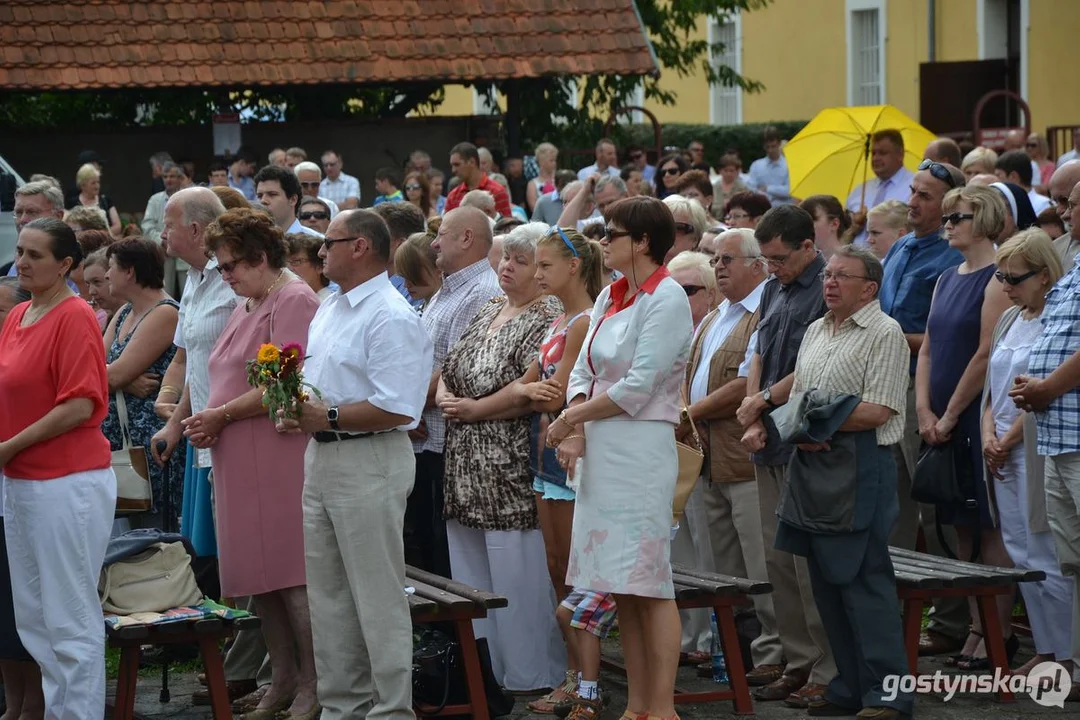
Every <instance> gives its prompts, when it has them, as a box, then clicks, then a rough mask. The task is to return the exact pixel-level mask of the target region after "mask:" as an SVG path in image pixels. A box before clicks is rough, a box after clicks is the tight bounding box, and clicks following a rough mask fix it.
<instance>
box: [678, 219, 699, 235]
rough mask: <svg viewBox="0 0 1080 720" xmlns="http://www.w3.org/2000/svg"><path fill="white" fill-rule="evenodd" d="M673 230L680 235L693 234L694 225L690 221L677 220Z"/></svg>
mask: <svg viewBox="0 0 1080 720" xmlns="http://www.w3.org/2000/svg"><path fill="white" fill-rule="evenodd" d="M675 232H677V233H680V234H682V235H693V234H694V226H693V225H691V224H690V223H684V222H677V223H675Z"/></svg>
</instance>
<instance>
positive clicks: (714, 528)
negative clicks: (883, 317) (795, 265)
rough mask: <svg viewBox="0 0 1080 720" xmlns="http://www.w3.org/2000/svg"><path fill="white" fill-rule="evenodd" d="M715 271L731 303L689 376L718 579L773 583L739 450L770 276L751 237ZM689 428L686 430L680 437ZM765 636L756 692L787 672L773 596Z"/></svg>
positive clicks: (740, 239) (742, 232)
mask: <svg viewBox="0 0 1080 720" xmlns="http://www.w3.org/2000/svg"><path fill="white" fill-rule="evenodd" d="M717 240H718V248H717V250H716V253H715V255H714V256H713V260H712V264H713V267H714V269H715V273H716V281H717V287H718V288H719V290H720V292H721V293H722V294H723V295H724V297H725V300H724V301H723V302H722V303H721V304H720V306H719V307H718V308H717V309H716V310H714V311H713V312H711V313H709V314H708V315H706V316H705V318H704V319H703V320H702V321H701V324H700V325H698V328H697V333H696V334H695V336H694V342H693V345H692V346H691V350H690V362H689V364H688V365H687V372H686V394H687V397H688V398H689V403H690V406H689V408H688V414H689V416H690V417H691V418H693V420H694V422H696V423H697V424H698V428H699V433H700V435H701V438H702V441H703V442H704V444H705V445H707V448H708V454H707V458H706V463H705V470H704V476H705V479H706V484H705V488H704V500H705V509H706V513H707V516H708V526H709V537H710V541H711V545H712V552H713V558H714V563H715V567H716V571H717V572H719V573H723V574H725V575H734V576H737V577H743V578H749V579H752V580H761V581H766V582H767V581H768V571H767V570H766V568H765V545H764V540H763V535H762V530H761V515H760V510H759V507H758V487H757V483H756V482H755V480H754V466H753V464H752V463H751V461H750V456H749V454H748V453H747V451H746V448H744V447H743V446H742V444H741V443H740V438H741V437H742V435H743V430H742V425H741V424H740V423H739V421H738V420H737V419H736V417H735V411H736V410H738V408H739V404H740V403H741V402H742V399H743V398H744V397H746V376H747V374H748V373H749V371H750V360H751V358H752V357H753V353H754V348H755V347H756V346H757V342H756V338H755V337H754V334H755V330H756V329H757V324H758V305H759V303H760V302H761V292H762V289H763V288H764V286H765V280H766V279H767V277H768V274H767V272H766V269H765V261H764V259H763V258H762V257H761V250H760V248H759V247H758V242H757V240H756V239H755V238H754V233H753V231H752V230H747V229H735V230H728V231H726V232H724V233H722V234H721V235H720V236H719V238H717ZM688 434H689V425H688V423H684V424H683V426H682V427H680V437H681V438H685V437H686V436H687V435H688ZM754 609H755V610H756V612H757V616H758V620H759V621H760V622H761V635H760V636H758V638H757V639H756V640H754V642H753V643H752V644H751V651H752V654H753V660H754V666H755V668H754V670H752V671H750V672H749V673H747V680H749V681H750V682H751V684H756V685H764V684H767V683H770V682H773V681H775V680H777V679H778V678H779V677H780V676H781V675H782V674H783V671H784V664H783V662H784V661H783V659H782V657H781V656H782V655H783V649H782V647H781V645H780V636H779V635H778V634H777V631H776V618H775V613H774V610H773V603H772V597H771V596H770V595H756V596H754Z"/></svg>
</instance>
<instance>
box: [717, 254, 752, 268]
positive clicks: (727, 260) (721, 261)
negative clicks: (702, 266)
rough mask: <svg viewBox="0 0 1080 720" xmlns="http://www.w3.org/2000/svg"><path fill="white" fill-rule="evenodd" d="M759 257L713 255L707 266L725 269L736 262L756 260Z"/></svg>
mask: <svg viewBox="0 0 1080 720" xmlns="http://www.w3.org/2000/svg"><path fill="white" fill-rule="evenodd" d="M760 257H761V256H760V255H713V256H712V257H711V258H710V259H709V264H710V265H712V266H713V267H716V266H717V265H723V266H724V267H727V266H728V265H730V264H731V263H733V262H735V261H736V260H757V259H759V258H760Z"/></svg>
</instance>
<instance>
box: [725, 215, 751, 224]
mask: <svg viewBox="0 0 1080 720" xmlns="http://www.w3.org/2000/svg"><path fill="white" fill-rule="evenodd" d="M749 219H750V216H749V215H748V214H747V213H728V214H727V215H725V216H724V222H726V223H728V224H729V225H730V224H731V223H733V222H735V221H737V220H749Z"/></svg>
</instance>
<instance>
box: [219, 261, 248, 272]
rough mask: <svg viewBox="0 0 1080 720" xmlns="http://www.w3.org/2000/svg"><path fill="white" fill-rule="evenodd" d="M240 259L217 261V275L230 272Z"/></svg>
mask: <svg viewBox="0 0 1080 720" xmlns="http://www.w3.org/2000/svg"><path fill="white" fill-rule="evenodd" d="M241 262H243V261H242V260H233V261H232V262H227V263H219V264H218V266H217V271H218V275H224V274H225V273H229V274H232V271H233V270H235V269H236V266H237V265H239V264H240V263H241Z"/></svg>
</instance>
